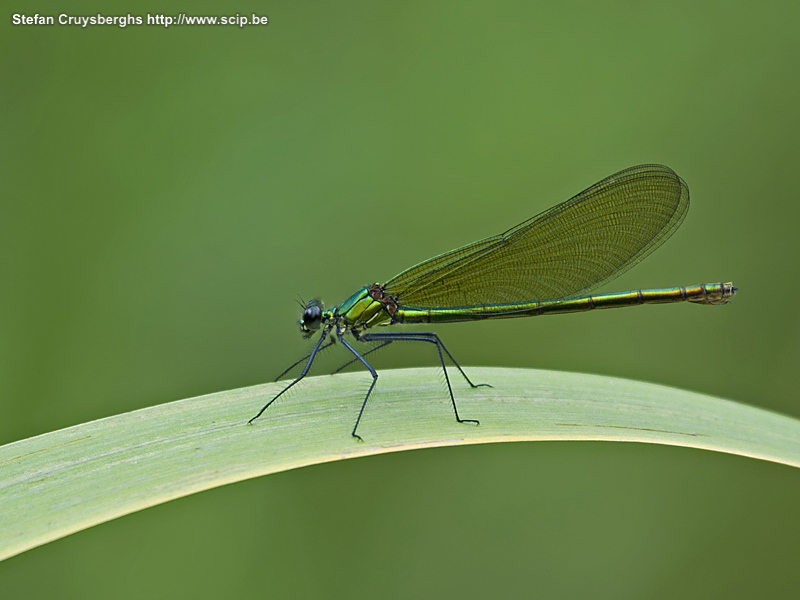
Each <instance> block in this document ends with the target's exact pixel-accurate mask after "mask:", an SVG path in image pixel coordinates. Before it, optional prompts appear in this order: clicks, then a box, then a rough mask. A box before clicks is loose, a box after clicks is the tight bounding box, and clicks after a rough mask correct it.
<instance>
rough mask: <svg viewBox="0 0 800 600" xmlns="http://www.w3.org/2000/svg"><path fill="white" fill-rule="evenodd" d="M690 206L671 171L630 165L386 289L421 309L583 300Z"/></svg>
mask: <svg viewBox="0 0 800 600" xmlns="http://www.w3.org/2000/svg"><path fill="white" fill-rule="evenodd" d="M688 209H689V189H688V188H687V187H686V184H685V183H684V182H683V180H682V179H681V178H680V177H678V176H677V175H676V174H675V172H674V171H672V169H670V168H668V167H664V166H661V165H639V166H637V167H631V168H629V169H625V170H624V171H620V172H619V173H616V174H614V175H611V176H610V177H607V178H606V179H603V180H602V181H600V182H599V183H596V184H595V185H593V186H592V187H590V188H588V189H586V190H584V191H583V192H581V193H580V194H578V195H577V196H575V197H573V198H571V199H569V200H567V201H566V202H563V203H561V204H558V205H556V206H554V207H553V208H551V209H549V210H546V211H545V212H543V213H541V214H539V215H537V216H535V217H532V218H531V219H528V220H527V221H525V222H523V223H520V224H519V225H517V226H516V227H514V228H512V229H509V230H508V231H506V232H505V233H503V234H500V235H496V236H493V237H489V238H486V239H484V240H481V241H479V242H475V243H473V244H469V245H467V246H464V247H462V248H457V249H456V250H452V251H450V252H447V253H445V254H440V255H439V256H436V257H434V258H431V259H429V260H426V261H425V262H422V263H420V264H418V265H416V266H413V267H411V268H410V269H406V270H405V271H403V272H402V273H400V274H399V275H397V276H396V277H394V278H392V279H390V280H389V281H388V282H387V283H386V285H385V292H386V293H387V294H392V295H396V296H397V299H398V303H400V304H401V305H403V306H409V307H417V308H425V307H456V306H474V305H480V304H503V303H507V302H521V301H528V300H551V299H557V298H566V297H570V296H576V295H580V294H581V293H583V292H586V291H588V290H590V289H592V288H595V287H598V286H600V285H602V284H603V283H606V282H607V281H609V280H611V279H613V278H614V277H617V276H618V275H620V274H621V273H623V272H624V271H626V270H627V269H629V268H630V267H632V266H633V265H634V264H636V263H637V262H639V261H640V260H641V259H642V258H644V257H645V256H647V255H648V254H649V253H650V252H652V251H653V250H655V249H656V248H658V247H659V246H660V245H661V244H662V243H664V241H665V240H666V239H667V238H668V237H669V236H670V235H672V233H673V232H674V231H675V230H676V229H677V228H678V226H679V225H680V224H681V222H682V221H683V218H684V217H685V216H686V211H687V210H688Z"/></svg>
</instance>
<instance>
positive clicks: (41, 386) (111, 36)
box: [0, 0, 800, 599]
mask: <svg viewBox="0 0 800 600" xmlns="http://www.w3.org/2000/svg"><path fill="white" fill-rule="evenodd" d="M71 4H72V5H71V6H69V7H67V6H65V5H64V4H63V3H61V4H59V3H55V2H39V3H35V6H34V5H31V6H32V7H31V8H27V7H26V8H25V9H24V10H25V12H26V13H27V14H32V13H33V12H39V13H41V14H52V15H58V14H59V13H61V12H66V13H68V14H72V15H91V14H96V13H97V12H98V11H99V12H101V13H103V14H105V15H118V14H125V13H128V12H130V13H132V14H136V15H146V14H147V13H148V12H150V13H167V14H176V13H179V12H188V13H190V14H194V15H225V14H231V13H235V12H240V13H242V14H249V13H251V12H256V13H258V14H260V15H268V16H269V18H270V24H269V25H268V26H266V27H250V28H244V29H239V28H236V27H172V28H168V29H167V28H164V27H159V26H152V27H147V26H139V27H135V26H130V27H127V28H125V29H121V28H119V27H115V26H104V27H101V26H96V27H89V28H86V29H82V28H79V27H68V26H58V25H56V26H52V27H30V26H29V27H22V26H12V25H11V14H12V13H14V12H21V11H22V10H23V9H22V8H11V9H7V11H6V12H7V14H6V17H5V23H4V25H3V26H2V31H0V102H1V103H2V104H1V105H0V108H1V110H0V127H1V129H0V133H1V135H2V144H0V154H1V156H0V177H1V178H2V179H1V180H2V202H1V203H0V211H1V212H0V228H1V230H0V248H1V249H2V251H1V252H0V269H1V271H0V274H1V275H2V292H0V297H2V304H1V305H2V310H0V331H2V335H1V337H0V369H1V371H0V415H1V416H0V443H7V442H11V441H14V440H17V439H21V438H24V437H28V436H32V435H36V434H39V433H43V432H46V431H50V430H53V429H57V428H61V427H66V426H69V425H73V424H76V423H80V422H84V421H87V420H91V419H96V418H100V417H103V416H107V415H112V414H116V413H120V412H124V411H129V410H133V409H136V408H140V407H144V406H150V405H153V404H158V403H161V402H167V401H170V400H176V399H179V398H185V397H190V396H193V395H199V394H203V393H207V392H212V391H218V390H224V389H229V388H234V387H242V386H246V385H251V384H256V383H260V382H263V381H266V380H268V379H269V378H270V377H271V376H273V377H274V375H276V374H277V373H278V372H280V370H281V369H283V368H284V367H285V366H287V365H288V364H289V363H291V361H293V360H295V358H297V357H299V356H300V355H301V354H302V353H303V351H304V350H305V349H306V348H307V343H306V342H304V341H303V340H302V339H301V338H300V336H299V335H298V331H297V326H296V319H297V318H298V316H299V315H298V306H297V304H296V302H295V299H296V298H297V297H298V295H300V296H302V297H304V298H309V297H313V296H319V297H322V298H323V299H324V300H326V301H327V303H328V304H329V305H330V304H334V303H338V302H340V301H342V300H343V299H344V298H345V297H346V296H347V295H349V294H350V293H352V292H353V291H354V290H355V289H356V288H358V287H360V286H362V285H364V284H368V283H371V282H375V281H384V280H386V279H388V278H390V277H391V276H393V275H395V274H396V273H397V272H399V271H401V270H402V269H404V268H406V267H408V266H410V265H412V264H414V263H416V262H419V261H421V260H423V259H426V258H428V257H430V256H432V255H434V254H437V253H440V252H443V251H446V250H449V249H451V248H453V247H456V246H458V245H461V244H465V243H468V242H472V241H474V240H476V239H478V238H480V237H485V236H487V235H490V234H494V233H498V232H500V231H503V230H504V229H506V228H508V227H510V226H512V225H515V224H516V223H517V222H519V221H522V220H524V219H526V218H528V217H530V216H531V215H533V214H535V213H537V212H539V211H541V210H544V209H546V208H548V207H550V206H551V205H553V204H555V203H557V202H560V201H562V200H565V199H567V198H568V197H570V196H572V195H573V194H575V193H577V192H579V191H580V190H582V189H583V188H585V187H587V186H589V185H591V184H592V183H594V182H595V181H597V180H599V179H601V178H603V177H605V176H607V175H609V174H611V173H613V172H615V171H617V170H620V169H623V168H625V167H628V166H631V165H634V164H639V163H646V162H658V163H663V164H667V165H669V166H671V167H672V168H673V169H675V170H676V171H677V172H678V173H679V174H680V175H681V176H682V177H683V178H684V179H685V180H686V181H687V182H688V184H689V187H690V189H691V192H692V201H693V204H692V208H691V210H690V212H689V215H688V217H687V220H686V222H685V223H684V225H683V227H682V228H681V229H680V230H679V231H678V232H677V233H676V234H675V235H674V236H673V238H672V239H671V240H670V241H669V242H668V243H667V244H666V245H665V246H664V247H663V248H661V250H659V251H658V252H657V253H656V254H654V255H652V256H651V257H649V258H648V259H647V261H646V262H644V263H643V264H641V265H639V266H638V267H636V268H634V269H632V270H631V271H629V272H628V273H626V274H625V275H624V276H623V277H621V278H620V279H619V280H617V281H615V282H614V283H613V284H612V285H611V286H607V287H606V288H604V289H605V290H606V291H614V290H624V289H632V288H640V287H665V286H673V285H688V284H695V283H702V282H719V281H729V280H732V281H734V283H735V284H736V285H738V286H739V287H740V292H739V294H738V295H737V297H736V298H735V299H734V302H733V303H732V304H730V305H728V306H726V307H702V306H694V305H675V306H661V307H647V308H641V309H637V310H624V311H603V312H596V313H588V314H575V315H566V316H559V317H552V318H541V319H525V320H507V321H500V322H484V323H474V324H463V325H458V326H443V327H440V328H438V331H439V332H440V333H441V334H442V335H443V337H444V339H445V340H446V342H447V344H448V347H449V348H450V349H451V351H452V352H453V353H454V354H455V356H456V357H457V358H458V360H459V361H460V362H461V363H462V364H464V365H496V366H514V367H538V368H548V369H559V370H569V371H585V372H593V373H601V374H605V375H614V376H621V377H629V378H635V379H642V380H646V381H652V382H657V383H662V384H666V385H672V386H677V387H682V388H688V389H692V390H696V391H699V392H703V393H708V394H713V395H719V396H723V397H728V398H732V399H735V400H739V401H742V402H746V403H750V404H753V405H757V406H760V407H764V408H767V409H772V410H775V411H780V412H783V413H786V414H791V415H794V416H798V417H800V403H798V398H797V389H798V384H799V383H800V377H798V366H797V365H798V362H800V320H798V316H797V309H796V298H797V296H798V294H800V278H798V277H797V273H798V268H797V263H796V260H797V256H798V250H800V242H799V241H798V239H799V238H798V235H797V224H798V222H800V221H799V220H800V203H799V202H798V198H797V184H796V171H797V164H798V159H800V145H798V143H797V139H798V133H799V132H800V111H798V109H797V107H798V106H800V79H799V78H798V74H799V73H800V71H799V69H800V36H798V35H797V31H798V25H799V24H800V4H798V3H797V2H794V1H773V2H769V1H768V2H762V3H752V2H694V1H688V0H687V1H684V2H658V3H642V2H622V1H619V2H590V1H586V2H581V1H575V2H559V3H542V2H529V1H516V2H512V1H506V2H488V1H485V2H464V1H462V2H403V3H373V2H288V1H282V0H275V1H272V2H264V3H256V2H249V1H248V2H243V3H239V4H236V3H234V4H233V5H231V4H230V3H215V2H195V3H191V4H181V3H174V2H168V3H152V2H150V3H142V4H137V5H135V6H134V5H132V4H124V3H111V2H105V3H101V4H98V3H84V2H74V3H71ZM343 357H344V355H343V354H339V351H338V350H337V351H335V352H331V353H329V356H326V357H324V358H323V360H322V361H321V364H320V367H319V368H318V370H317V372H318V373H325V372H326V369H327V368H329V367H334V366H336V365H337V364H338V362H340V361H341V360H342V358H343ZM375 364H376V366H377V367H378V368H379V369H380V368H381V367H383V368H390V367H392V368H393V367H403V366H421V365H432V364H435V360H434V357H433V355H432V354H431V353H430V352H426V349H424V348H405V349H395V348H392V349H391V351H386V352H383V353H381V354H380V355H379V356H378V357H376V360H375ZM367 381H368V376H367V375H366V374H365V388H366V384H367ZM297 393H302V388H301V389H300V390H298V392H297ZM456 393H458V394H462V395H463V394H464V390H463V389H457V390H456ZM384 400H385V398H382V397H381V395H380V393H379V392H378V393H377V394H376V396H375V398H374V402H373V403H371V405H370V411H369V413H368V415H367V418H366V419H365V421H364V422H363V425H362V427H363V429H362V430H361V433H362V435H365V436H366V435H368V434H369V421H370V420H372V419H380V418H381V403H382V401H384ZM286 401H287V402H291V396H290V397H289V398H287V399H286ZM444 402H446V400H443V412H442V418H449V416H448V413H447V409H446V404H444ZM467 402H468V400H467ZM257 408H258V407H256V406H254V407H253V409H254V411H255V410H256V409H257ZM352 408H353V414H354V417H355V414H356V411H357V409H358V399H357V398H354V399H353V406H352ZM342 435H345V436H346V435H348V432H347V431H343V432H342ZM799 495H800V474H798V472H797V471H796V470H794V469H791V468H789V467H786V466H781V465H775V464H769V463H765V462H760V461H756V460H752V459H745V458H741V457H736V456H727V455H719V454H713V453H709V452H702V451H698V450H691V449H685V448H674V447H656V446H646V445H632V444H611V443H528V444H499V445H491V446H480V447H464V448H444V449H437V450H426V451H418V452H404V453H400V454H393V455H384V456H379V457H373V458H368V459H361V460H353V461H345V462H341V463H333V464H325V465H321V466H317V467H311V468H305V469H300V470H296V471H292V472H287V473H282V474H278V475H274V476H270V477H266V478H261V479H257V480H252V481H248V482H244V483H240V484H237V485H233V486H228V487H225V488H220V489H216V490H211V491H209V492H205V493H202V494H199V495H196V496H192V497H189V498H184V499H181V500H178V501H175V502H171V503H168V504H166V505H162V506H158V507H155V508H152V509H149V510H146V511H143V512H141V513H137V514H133V515H130V516H127V517H125V518H122V519H119V520H117V521H113V522H110V523H106V524H104V525H101V526H98V527H95V528H93V529H90V530H87V531H83V532H80V533H78V534H76V535H72V536H69V537H67V538H65V539H62V540H59V541H57V542H54V543H51V544H48V545H46V546H43V547H40V548H37V549H34V550H32V551H29V552H27V553H24V554H22V555H20V556H17V557H15V558H13V559H10V560H8V561H6V562H4V563H2V564H0V597H3V598H22V597H26V598H29V597H51V598H55V597H58V598H108V597H114V598H142V597H170V598H198V597H209V598H211V597H221V596H227V597H234V596H233V595H234V594H235V595H236V596H235V597H239V598H251V597H252V598H256V597H258V598H260V597H303V596H306V597H326V598H334V597H343V598H344V597H346V598H408V597H417V598H433V597H438V598H442V597H475V598H478V597H507V598H515V597H519V598H522V597H524V598H529V597H542V598H576V597H598V598H642V597H647V598H674V597H682V598H726V599H732V598H752V597H786V596H791V595H793V593H796V590H797V588H798V586H800V571H798V569H797V565H798V558H800V517H798V513H797V506H798V496H799Z"/></svg>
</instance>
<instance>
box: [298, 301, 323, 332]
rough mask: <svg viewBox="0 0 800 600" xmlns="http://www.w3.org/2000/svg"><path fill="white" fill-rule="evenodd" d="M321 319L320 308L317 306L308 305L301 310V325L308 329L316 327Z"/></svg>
mask: <svg viewBox="0 0 800 600" xmlns="http://www.w3.org/2000/svg"><path fill="white" fill-rule="evenodd" d="M321 319H322V309H321V308H320V307H319V306H309V307H308V308H306V309H305V310H304V311H303V319H302V321H303V325H305V326H306V327H308V328H310V329H317V328H318V327H319V322H320V320H321Z"/></svg>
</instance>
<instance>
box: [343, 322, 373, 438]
mask: <svg viewBox="0 0 800 600" xmlns="http://www.w3.org/2000/svg"><path fill="white" fill-rule="evenodd" d="M339 339H340V340H341V342H342V344H344V346H345V348H347V349H348V350H350V352H352V353H353V354H354V355H355V357H356V360H360V361H361V362H362V363H363V364H364V366H365V367H367V369H369V372H370V374H371V375H372V383H371V384H370V386H369V389H368V390H367V395H366V396H364V401H363V402H362V403H361V410H359V411H358V418H357V419H356V424H355V426H354V427H353V431H352V434H351V435H352V436H353V437H354V438H356V439H358V440H359V441H361V442H363V441H364V440H363V438H362V437H361V436H360V435H358V434H357V433H356V429H358V423H359V422H360V421H361V415H363V414H364V407H365V406H366V405H367V400H369V395H370V394H371V393H372V388H374V387H375V383H376V382H377V381H378V373H377V372H376V371H375V369H373V368H372V365H371V364H369V363H368V362H367V359H365V358H364V357H363V356H361V354H359V353H358V350H356V349H355V348H353V347H352V346H351V345H350V344H349V343H348V342H347V340H346V339H344V338H343V337H342V338H339Z"/></svg>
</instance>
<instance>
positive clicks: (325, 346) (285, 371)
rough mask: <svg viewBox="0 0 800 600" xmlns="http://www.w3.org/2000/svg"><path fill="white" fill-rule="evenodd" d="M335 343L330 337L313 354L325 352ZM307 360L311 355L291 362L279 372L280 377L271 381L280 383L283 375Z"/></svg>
mask: <svg viewBox="0 0 800 600" xmlns="http://www.w3.org/2000/svg"><path fill="white" fill-rule="evenodd" d="M335 343H336V338H333V337H332V338H331V339H330V340H328V343H327V344H325V345H324V346H322V347H321V348H320V349H319V350H316V349H315V350H314V351H315V352H322V351H323V350H325V349H326V348H330V347H331V346H333V345H334V344H335ZM309 358H311V355H310V354H306V355H305V356H304V357H303V358H299V359H297V360H296V361H294V362H293V363H292V364H291V365H289V366H288V367H286V368H285V369H284V370H283V371H281V374H280V375H278V376H277V377H276V378H275V379H273V381H280V380H281V377H283V376H284V375H286V374H287V373H288V372H289V371H291V370H292V369H294V368H295V367H296V366H297V365H299V364H300V363H301V362H303V361H304V360H307V359H309ZM334 372H335V371H334Z"/></svg>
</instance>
